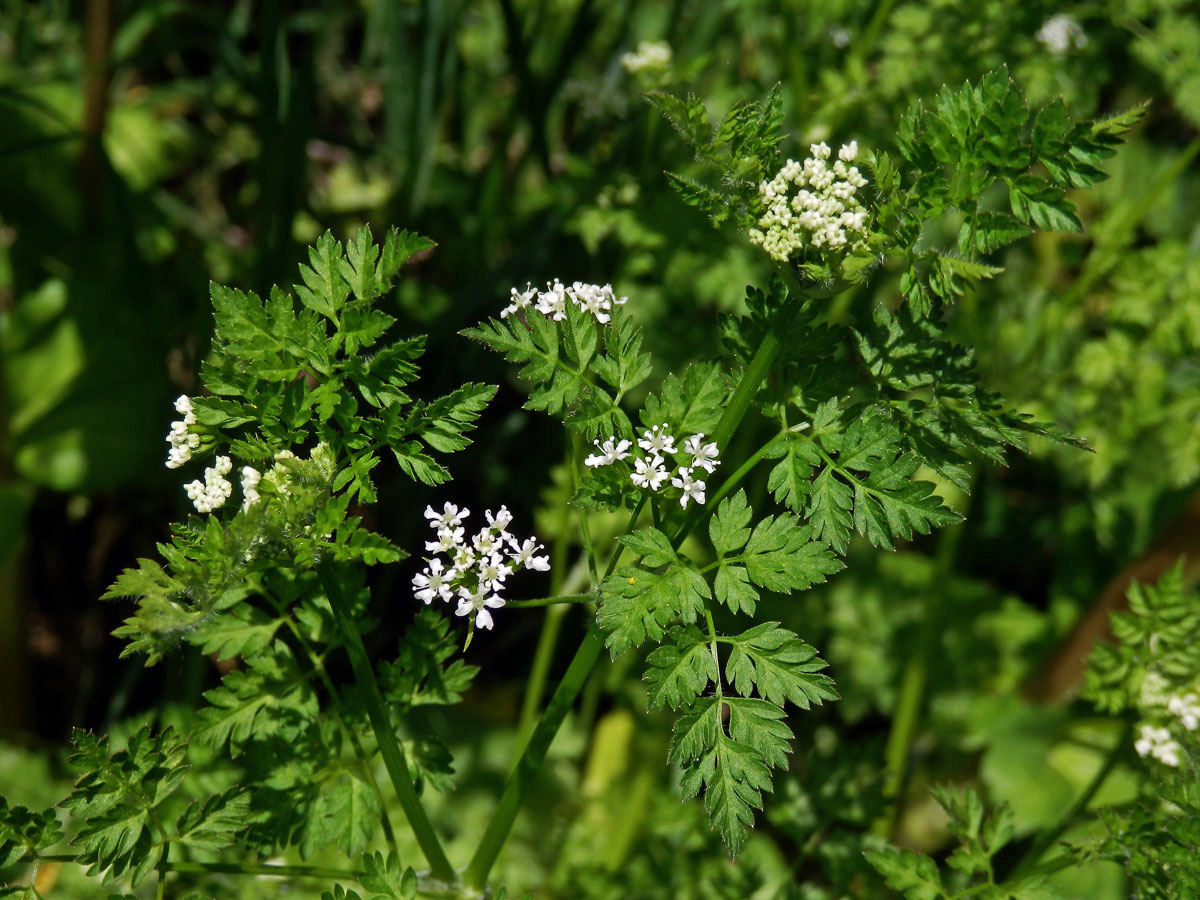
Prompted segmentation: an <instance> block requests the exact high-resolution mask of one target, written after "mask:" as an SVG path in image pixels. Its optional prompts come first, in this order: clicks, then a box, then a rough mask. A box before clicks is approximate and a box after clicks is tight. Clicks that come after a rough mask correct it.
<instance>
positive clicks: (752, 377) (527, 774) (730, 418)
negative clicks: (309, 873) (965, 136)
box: [464, 277, 803, 890]
mask: <svg viewBox="0 0 1200 900" xmlns="http://www.w3.org/2000/svg"><path fill="white" fill-rule="evenodd" d="M792 280H793V281H794V277H793V279H792ZM793 293H795V292H794V291H793ZM788 299H789V300H790V301H791V302H790V303H789V304H788V305H786V306H785V307H784V309H783V310H781V311H780V314H779V318H778V320H777V322H776V323H775V327H773V328H771V329H769V330H768V332H767V334H766V336H765V337H764V338H763V341H762V344H761V345H760V346H759V348H758V350H757V351H756V352H755V354H754V357H753V358H752V359H751V360H750V364H749V365H748V366H747V367H746V369H745V371H744V372H743V373H742V378H741V380H740V381H739V382H738V386H737V388H736V389H735V390H734V392H733V397H732V398H731V399H730V401H729V403H728V405H727V406H726V407H725V412H724V413H722V415H721V419H720V421H719V422H718V423H717V427H716V430H715V431H714V432H713V438H714V440H715V441H716V442H717V446H718V447H722V446H726V445H727V444H728V443H729V439H730V438H731V437H732V436H733V433H734V431H736V430H737V427H738V425H740V424H741V421H742V419H743V418H745V416H746V413H747V412H748V411H749V409H750V404H751V402H752V401H753V400H754V397H755V395H756V394H757V393H758V389H759V387H760V385H761V384H762V381H763V379H764V378H766V376H767V372H768V371H770V368H771V366H772V364H773V363H774V362H775V357H776V356H778V355H779V351H780V349H781V348H782V346H783V335H784V333H786V331H787V326H788V325H789V324H791V321H792V319H793V318H794V317H795V316H796V314H797V313H798V312H799V311H800V309H801V307H802V305H803V304H802V302H801V297H800V296H799V295H796V296H792V297H789V298H788ZM642 505H643V503H642V502H639V503H638V505H637V507H635V508H634V511H633V515H632V516H631V518H630V525H632V524H633V523H634V522H636V521H637V517H638V514H639V513H640V512H641V509H642ZM705 508H706V509H707V507H705ZM693 509H694V512H693V514H692V515H691V516H690V517H689V518H688V519H686V520H685V521H684V523H683V527H682V528H681V529H680V531H679V534H678V535H677V536H676V539H675V541H676V546H678V545H679V544H680V543H682V542H683V539H684V538H685V537H687V534H688V532H689V531H691V529H692V527H694V526H695V523H696V522H697V521H699V519H700V510H699V509H695V508H693ZM623 549H624V548H623V546H618V548H617V550H616V552H615V553H614V554H613V556H612V558H611V559H610V560H609V563H608V566H607V568H606V570H605V577H607V576H608V575H611V574H612V573H613V571H614V570H615V569H616V567H617V562H618V560H620V558H621V553H622V551H623ZM596 584H598V581H597V582H596ZM603 649H604V636H603V635H602V634H601V633H600V628H599V626H597V625H595V624H593V625H592V627H591V628H589V629H588V631H587V634H585V635H584V637H583V642H582V643H581V644H580V645H579V649H578V650H576V651H575V656H574V658H573V659H572V660H571V664H570V665H569V666H568V667H567V672H566V674H565V675H564V676H563V679H562V681H561V682H559V685H558V687H557V688H556V689H555V691H554V696H552V697H551V698H550V703H549V704H548V705H547V707H546V711H545V712H544V713H542V718H541V719H540V720H539V721H538V724H537V727H535V728H534V731H533V734H532V735H531V736H530V738H529V743H528V744H526V746H525V750H524V752H523V753H522V755H521V758H520V760H518V762H517V765H516V767H515V768H514V769H513V771H512V773H511V774H510V775H509V777H508V781H507V783H506V784H505V786H504V792H503V794H501V796H500V802H499V803H498V804H497V807H496V811H495V813H493V814H492V819H491V821H490V822H488V826H487V830H486V831H485V832H484V835H483V838H482V840H481V841H480V842H479V846H478V848H476V850H475V855H474V856H473V857H472V858H471V862H470V863H469V864H468V866H467V869H466V872H465V873H464V881H465V882H466V884H467V886H468V887H470V888H474V889H476V890H482V889H483V887H484V885H485V884H486V882H487V877H488V873H489V872H490V871H491V869H492V865H493V864H494V863H495V862H496V857H497V856H499V855H500V850H501V848H503V846H504V842H505V841H506V840H507V839H508V835H509V832H510V831H511V830H512V826H513V823H514V822H515V821H516V818H517V813H518V812H519V811H520V809H521V804H522V802H523V801H524V799H525V793H526V791H528V789H529V785H530V784H531V783H532V781H533V778H534V776H535V775H536V774H537V772H538V769H539V768H541V765H542V762H543V760H544V759H545V758H546V751H547V750H548V749H549V747H550V744H551V742H552V741H553V740H554V736H555V734H557V733H558V729H559V728H560V727H561V726H562V723H563V720H564V719H565V718H566V715H567V711H568V710H569V709H570V708H571V705H572V704H573V703H574V702H575V697H576V696H577V695H578V694H579V691H580V690H581V689H582V687H583V685H584V683H585V682H586V681H587V676H588V675H589V673H590V672H591V671H592V667H593V666H595V664H596V662H597V660H599V659H600V653H601V651H602V650H603Z"/></svg>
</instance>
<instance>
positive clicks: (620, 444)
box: [583, 436, 633, 468]
mask: <svg viewBox="0 0 1200 900" xmlns="http://www.w3.org/2000/svg"><path fill="white" fill-rule="evenodd" d="M592 443H593V444H595V445H596V449H597V450H599V451H600V452H599V453H593V454H592V455H591V456H589V457H587V458H586V459H585V460H584V461H583V464H584V465H585V466H591V467H592V468H596V467H598V466H608V465H612V464H613V463H614V462H616V461H617V460H621V459H626V458H628V456H629V448H630V447H631V446H633V445H632V444H631V443H630V442H629V441H626V440H621V441H617V439H616V437H615V436H613V437H610V438H609V439H608V440H606V441H605V442H604V443H603V444H601V443H600V439H599V438H597V439H596V440H594V441H592Z"/></svg>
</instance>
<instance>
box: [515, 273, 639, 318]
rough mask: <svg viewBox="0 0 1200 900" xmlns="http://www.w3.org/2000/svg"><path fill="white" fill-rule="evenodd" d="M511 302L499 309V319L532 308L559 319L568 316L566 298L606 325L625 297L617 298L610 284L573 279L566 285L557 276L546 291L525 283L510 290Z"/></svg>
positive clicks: (623, 303) (547, 286) (547, 285)
mask: <svg viewBox="0 0 1200 900" xmlns="http://www.w3.org/2000/svg"><path fill="white" fill-rule="evenodd" d="M509 295H510V296H511V298H512V302H511V303H509V305H508V306H506V307H505V308H504V309H503V310H502V311H501V312H500V318H502V319H506V318H508V317H509V316H511V315H512V314H513V313H516V312H520V311H521V310H523V309H528V308H529V307H531V306H532V307H533V308H534V309H535V310H536V311H537V312H540V313H541V314H542V315H543V316H549V317H550V318H551V319H553V320H554V321H555V322H561V321H562V320H563V319H565V318H566V317H567V303H568V301H569V302H570V303H572V304H574V305H575V306H577V307H579V308H580V309H582V310H583V311H584V312H589V313H591V314H592V315H593V316H595V317H596V321H597V322H599V323H600V324H601V325H607V324H608V323H609V321H610V320H611V319H612V308H613V307H614V306H624V305H625V303H626V302H628V300H629V298H628V297H620V298H618V297H617V296H616V294H614V293H613V289H612V285H611V284H603V285H601V284H584V283H583V282H582V281H576V282H575V283H574V284H572V285H571V286H570V287H567V286H566V285H564V284H563V283H562V282H560V281H559V280H558V279H557V278H555V279H554V281H551V282H547V283H546V290H544V291H539V290H538V289H537V288H535V287H532V286H530V285H528V284H526V285H525V290H523V291H518V290H517V289H516V288H513V289H512V290H511V291H509Z"/></svg>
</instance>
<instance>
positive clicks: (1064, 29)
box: [1034, 13, 1088, 56]
mask: <svg viewBox="0 0 1200 900" xmlns="http://www.w3.org/2000/svg"><path fill="white" fill-rule="evenodd" d="M1034 37H1036V38H1037V41H1038V43H1039V44H1041V45H1042V46H1043V47H1045V48H1046V49H1048V50H1049V51H1050V52H1051V53H1053V54H1055V55H1056V56H1062V55H1063V54H1064V53H1066V52H1067V51H1068V50H1070V49H1071V48H1072V47H1074V48H1075V49H1079V48H1081V47H1085V46H1087V42H1088V39H1087V35H1086V34H1084V33H1083V29H1082V28H1081V27H1080V26H1079V23H1078V22H1076V21H1075V20H1074V19H1072V18H1071V17H1070V16H1068V15H1066V14H1064V13H1059V14H1058V15H1056V16H1051V17H1050V18H1049V19H1047V20H1046V21H1045V22H1044V23H1043V24H1042V27H1041V28H1039V29H1038V33H1037V34H1036V35H1034Z"/></svg>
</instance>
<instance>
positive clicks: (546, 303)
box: [534, 278, 567, 322]
mask: <svg viewBox="0 0 1200 900" xmlns="http://www.w3.org/2000/svg"><path fill="white" fill-rule="evenodd" d="M534 309H536V310H537V311H538V312H540V313H541V314H542V315H543V316H549V317H550V318H552V319H553V320H554V321H555V322H561V321H562V320H563V319H565V318H566V317H567V289H566V288H565V287H563V286H562V284H561V283H560V282H559V280H558V279H557V278H555V279H554V281H553V282H547V284H546V290H545V291H544V292H543V293H541V294H538V300H537V306H535V307H534Z"/></svg>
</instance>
